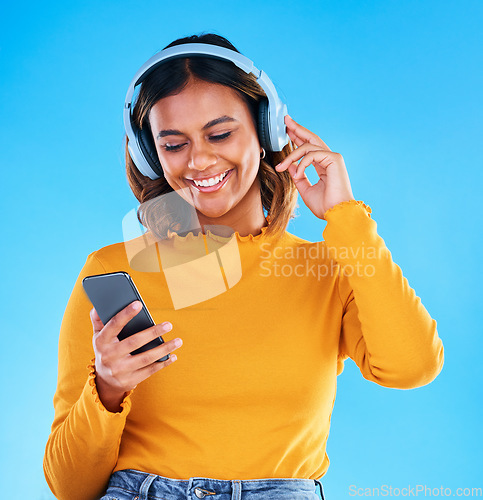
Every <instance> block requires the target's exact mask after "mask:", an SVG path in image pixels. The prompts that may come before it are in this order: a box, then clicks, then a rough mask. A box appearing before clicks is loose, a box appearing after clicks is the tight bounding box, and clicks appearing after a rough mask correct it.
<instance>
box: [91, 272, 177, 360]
mask: <svg viewBox="0 0 483 500" xmlns="http://www.w3.org/2000/svg"><path fill="white" fill-rule="evenodd" d="M82 286H83V287H84V291H85V292H86V294H87V296H88V297H89V300H90V301H91V303H92V305H93V306H94V307H95V309H96V311H97V314H98V315H99V318H101V321H102V322H103V323H104V325H105V324H106V323H107V322H108V321H109V320H110V319H111V318H112V317H113V316H115V315H116V314H117V313H118V312H120V311H122V309H124V308H125V307H126V306H128V305H129V304H130V303H131V302H133V301H134V300H139V301H140V302H141V303H142V309H141V310H140V311H139V313H138V314H136V316H134V318H132V319H131V320H130V321H129V323H127V324H126V325H125V326H124V328H123V329H122V330H121V332H120V333H119V335H118V336H117V337H118V338H119V340H123V339H125V338H127V337H130V336H131V335H134V334H135V333H138V332H140V331H142V330H145V329H146V328H150V327H151V326H154V325H155V323H154V321H153V318H152V317H151V315H150V314H149V311H148V309H147V307H146V305H145V304H144V301H143V299H142V298H141V295H140V294H139V291H138V289H137V288H136V285H135V284H134V281H133V280H132V278H131V276H129V274H128V273H126V272H124V271H118V272H114V273H107V274H97V275H93V276H86V277H85V278H84V279H83V280H82ZM163 343H164V340H163V338H162V337H161V336H159V337H158V338H156V339H153V340H151V341H150V342H148V343H147V344H145V345H144V346H142V347H140V348H139V349H136V350H135V351H133V352H131V354H139V353H141V352H145V351H148V350H149V349H152V348H153V347H157V346H158V345H161V344H163ZM167 359H169V354H167V355H166V356H164V357H163V358H161V359H159V360H158V361H166V360H167Z"/></svg>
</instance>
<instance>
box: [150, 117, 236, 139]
mask: <svg viewBox="0 0 483 500" xmlns="http://www.w3.org/2000/svg"><path fill="white" fill-rule="evenodd" d="M236 121H238V120H235V118H232V117H231V116H226V115H223V116H220V117H219V118H215V119H214V120H211V121H210V122H208V123H207V124H206V125H204V126H203V128H202V129H201V130H206V129H207V128H210V127H214V126H215V125H218V124H219V123H225V122H236ZM167 135H183V132H180V131H179V130H173V129H168V130H161V132H159V134H158V135H157V136H156V139H160V138H161V137H166V136H167Z"/></svg>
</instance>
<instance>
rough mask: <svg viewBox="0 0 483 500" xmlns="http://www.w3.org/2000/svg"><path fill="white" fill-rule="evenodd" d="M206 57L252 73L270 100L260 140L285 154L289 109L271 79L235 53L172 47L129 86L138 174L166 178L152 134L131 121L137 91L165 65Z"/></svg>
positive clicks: (265, 102)
mask: <svg viewBox="0 0 483 500" xmlns="http://www.w3.org/2000/svg"><path fill="white" fill-rule="evenodd" d="M187 56H205V57H210V58H214V59H222V60H226V61H231V62H232V63H234V64H236V65H237V66H238V67H239V68H241V69H242V70H243V71H245V73H248V74H249V73H253V75H254V76H255V77H256V79H257V82H258V83H259V85H260V86H261V87H262V89H263V90H264V91H265V93H266V94H267V98H268V99H265V98H263V99H262V100H261V101H260V106H259V110H258V121H257V123H258V136H259V140H260V144H261V146H262V147H263V148H264V149H266V150H267V151H271V152H278V151H282V149H283V147H284V146H286V145H287V144H288V142H289V137H288V135H287V132H286V129H285V122H284V117H285V115H286V114H287V106H286V105H285V104H284V103H283V102H282V101H281V100H280V98H279V97H278V94H277V91H276V90H275V87H274V85H273V83H272V82H271V80H270V78H268V76H267V75H266V74H265V73H264V72H263V71H261V70H259V69H257V68H256V67H255V66H254V64H253V62H252V61H251V60H250V59H248V58H247V57H245V56H243V55H241V54H240V53H238V52H235V51H234V50H230V49H226V48H225V47H219V46H218V45H211V44H206V43H186V44H182V45H176V46H174V47H169V48H167V49H164V50H162V51H161V52H159V53H157V54H156V55H154V56H153V57H151V59H148V60H147V61H146V62H145V63H144V64H143V65H142V66H141V68H139V70H138V71H137V73H136V75H135V76H134V78H133V79H132V81H131V84H130V85H129V89H128V91H127V95H126V100H125V102H124V113H123V117H124V128H125V130H126V135H127V137H128V139H129V144H128V151H129V154H130V155H131V159H132V160H133V162H134V164H135V165H136V167H137V168H138V170H139V171H140V172H141V173H142V174H143V175H145V176H147V177H149V178H150V179H152V180H154V179H159V178H160V177H163V170H162V167H161V164H160V162H159V159H158V153H157V151H156V147H155V145H154V141H153V138H152V134H151V131H149V130H147V129H146V128H144V129H143V130H141V129H140V128H139V127H137V125H136V124H135V123H134V122H133V119H132V108H133V105H132V99H133V95H134V90H135V88H136V87H137V86H138V85H140V84H141V83H142V82H143V80H144V79H145V78H146V77H147V76H148V75H149V74H150V73H151V72H152V71H154V70H155V69H156V68H157V67H158V66H160V65H161V64H162V63H163V62H165V61H167V60H170V59H175V58H179V57H187Z"/></svg>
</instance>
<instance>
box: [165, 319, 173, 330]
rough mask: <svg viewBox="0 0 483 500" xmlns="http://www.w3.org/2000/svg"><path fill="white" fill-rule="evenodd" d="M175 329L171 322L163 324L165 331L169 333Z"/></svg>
mask: <svg viewBox="0 0 483 500" xmlns="http://www.w3.org/2000/svg"><path fill="white" fill-rule="evenodd" d="M172 328H173V325H172V324H171V323H170V322H169V321H165V322H164V323H163V330H164V331H165V332H169V331H170V330H171V329H172Z"/></svg>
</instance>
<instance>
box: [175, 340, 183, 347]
mask: <svg viewBox="0 0 483 500" xmlns="http://www.w3.org/2000/svg"><path fill="white" fill-rule="evenodd" d="M174 345H175V346H176V347H180V346H182V345H183V341H182V340H181V339H176V340H175V341H174Z"/></svg>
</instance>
